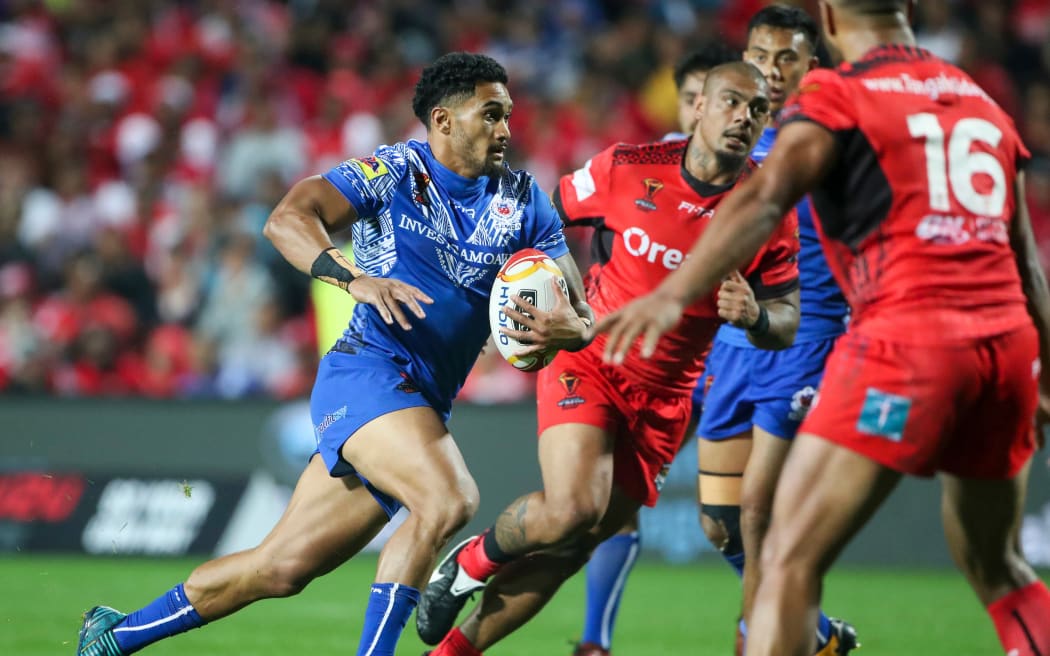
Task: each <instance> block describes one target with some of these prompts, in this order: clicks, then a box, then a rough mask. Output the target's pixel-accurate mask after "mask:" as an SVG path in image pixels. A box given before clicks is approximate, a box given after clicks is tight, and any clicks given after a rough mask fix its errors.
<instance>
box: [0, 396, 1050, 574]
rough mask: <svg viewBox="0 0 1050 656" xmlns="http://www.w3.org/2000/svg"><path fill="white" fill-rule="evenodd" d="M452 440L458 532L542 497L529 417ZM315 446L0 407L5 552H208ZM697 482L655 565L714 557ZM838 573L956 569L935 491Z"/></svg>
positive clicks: (1037, 555) (254, 427)
mask: <svg viewBox="0 0 1050 656" xmlns="http://www.w3.org/2000/svg"><path fill="white" fill-rule="evenodd" d="M450 427H451V429H452V432H453V434H454V435H455V436H456V439H457V442H458V443H459V445H460V448H461V450H462V451H463V454H464V456H465V458H466V460H467V464H468V465H469V466H470V468H471V471H472V472H473V474H474V476H475V478H476V479H477V482H478V486H479V488H480V489H481V493H482V503H481V507H480V509H479V511H478V515H477V517H476V518H475V520H474V521H473V522H471V524H470V525H469V526H468V527H467V528H466V529H465V530H464V533H470V532H476V531H478V530H480V529H482V528H484V527H485V526H487V525H488V524H489V523H490V522H491V521H492V519H493V518H494V517H495V516H496V515H497V513H499V511H500V510H502V508H503V507H504V506H505V505H506V504H507V503H509V502H510V501H511V500H512V499H514V498H516V497H517V496H519V495H520V494H521V493H523V492H525V491H528V490H531V489H534V488H535V487H536V486H537V485H538V482H539V469H538V467H537V465H536V437H535V427H536V419H535V406H534V405H533V404H531V403H530V404H520V405H513V406H498V407H480V406H460V407H457V408H456V410H455V412H454V414H453V418H452V421H451V423H450ZM312 439H313V438H312V427H311V426H310V422H309V417H308V413H307V411H306V409H305V404H303V403H295V404H288V405H285V406H279V405H276V404H273V403H267V402H237V403H230V402H153V401H124V400H91V401H82V400H54V399H13V398H7V399H0V552H3V551H9V552H10V551H15V550H20V551H69V552H87V553H93V554H99V555H105V554H110V555H112V554H121V555H125V554H141V555H179V554H183V553H194V554H208V553H211V552H212V551H213V550H214V549H215V548H216V545H217V544H218V543H219V542H220V541H222V540H223V538H224V535H223V534H224V532H226V527H227V524H228V523H230V520H231V517H233V516H234V515H235V514H236V513H238V512H240V511H239V506H247V505H249V504H248V503H247V502H243V503H242V499H243V498H244V497H248V496H250V495H247V494H245V489H246V486H248V482H249V479H251V480H253V481H254V480H256V479H258V477H259V476H258V475H259V474H260V473H261V472H265V473H266V476H267V477H268V479H272V480H273V481H275V483H277V484H280V485H290V484H291V483H293V482H294V479H295V476H296V475H297V473H298V471H299V470H300V469H301V468H302V465H303V464H304V462H305V458H306V457H307V456H308V454H309V452H310V450H311V449H312ZM1047 458H1048V453H1047V452H1045V451H1044V452H1043V453H1042V454H1039V455H1037V457H1036V460H1035V463H1034V464H1033V473H1032V481H1031V486H1030V490H1029V500H1028V505H1027V517H1026V523H1025V529H1024V535H1023V542H1024V545H1025V550H1026V553H1027V555H1028V556H1029V558H1031V559H1032V560H1034V561H1036V562H1037V563H1039V564H1041V565H1044V566H1047V565H1050V469H1048V467H1047ZM695 473H696V452H695V446H694V445H692V444H690V445H689V446H688V447H687V449H686V451H685V452H683V454H682V456H681V457H680V458H679V460H678V462H677V463H676V464H675V466H674V467H672V469H671V472H670V474H669V475H668V478H667V481H666V483H665V486H664V491H663V498H662V499H661V501H660V503H659V504H658V505H657V507H656V508H655V509H652V510H646V511H645V512H644V513H643V516H642V534H643V535H642V539H643V545H644V549H645V550H646V552H647V553H648V554H649V555H650V556H656V557H661V558H663V559H666V560H670V561H675V562H688V561H692V560H695V559H697V558H715V557H716V556H714V554H713V553H711V549H710V547H709V546H708V545H707V544H706V541H705V540H704V539H703V536H702V535H701V533H700V531H699V526H698V524H697V519H696V506H695V501H694V495H695V488H694V486H695ZM253 475H254V476H253ZM828 475H829V476H833V475H834V472H828ZM242 509H243V508H242ZM274 511H275V512H279V508H278V509H274ZM273 519H274V517H273V516H266V517H265V518H264V519H262V520H258V521H262V522H272V520H273ZM258 521H257V522H256V523H258ZM234 523H237V522H234ZM240 523H242V524H243V521H241V522H240ZM253 528H254V529H256V530H257V531H261V532H265V530H266V529H268V528H269V527H268V526H255V527H253ZM225 540H226V542H229V540H230V536H229V535H226V536H225ZM843 561H844V562H852V563H857V564H861V563H863V564H880V565H891V566H930V565H935V566H948V565H950V561H949V560H948V556H947V554H946V552H945V548H944V538H943V534H942V531H941V528H940V519H939V488H938V486H937V484H936V483H935V482H933V481H915V480H907V481H905V482H904V483H903V484H902V485H901V486H900V487H899V488H898V490H897V492H896V493H895V494H894V495H893V496H892V497H891V498H890V500H889V501H888V502H887V504H886V505H885V507H884V508H883V509H882V510H881V511H880V513H879V514H878V516H877V517H876V518H875V519H874V520H873V521H872V522H871V524H870V525H869V526H868V527H867V528H866V529H865V530H864V531H863V532H862V533H861V534H860V535H859V536H858V538H857V539H856V540H855V541H854V544H853V545H852V546H851V547H850V548H849V549H848V550H847V551H846V553H845V554H844V555H843Z"/></svg>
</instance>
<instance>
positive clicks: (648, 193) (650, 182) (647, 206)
mask: <svg viewBox="0 0 1050 656" xmlns="http://www.w3.org/2000/svg"><path fill="white" fill-rule="evenodd" d="M642 186H643V187H645V197H644V198H637V199H635V201H634V204H635V205H637V206H638V207H639V208H641V209H643V210H645V211H646V212H655V211H656V203H655V202H653V196H655V195H656V194H657V192H659V191H660V190H661V189H663V188H664V183H663V181H662V180H659V179H657V178H645V179H644V180H642Z"/></svg>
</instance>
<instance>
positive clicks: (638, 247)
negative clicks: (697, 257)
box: [623, 228, 685, 271]
mask: <svg viewBox="0 0 1050 656" xmlns="http://www.w3.org/2000/svg"><path fill="white" fill-rule="evenodd" d="M623 245H624V248H626V249H627V252H628V253H630V254H631V255H633V256H635V257H641V258H644V259H645V261H646V262H651V263H653V264H656V263H657V262H658V261H659V263H660V264H661V265H663V267H664V268H665V269H668V270H670V271H674V270H675V269H677V268H678V266H679V265H680V264H681V263H682V260H683V259H685V254H684V253H682V251H680V250H678V249H677V248H670V247H669V246H668V245H667V244H661V243H660V242H658V241H654V240H653V239H652V238H650V237H649V233H647V232H646V231H645V230H643V229H641V228H628V229H627V230H624V231H623Z"/></svg>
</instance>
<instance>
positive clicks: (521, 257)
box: [489, 248, 569, 371]
mask: <svg viewBox="0 0 1050 656" xmlns="http://www.w3.org/2000/svg"><path fill="white" fill-rule="evenodd" d="M551 280H556V281H557V282H558V286H559V287H561V290H562V293H564V294H565V295H566V296H568V294H569V289H568V286H567V285H566V284H565V276H564V275H563V274H562V272H561V269H560V268H559V267H558V265H557V264H555V262H554V260H552V259H551V258H550V257H548V256H547V254H546V253H544V252H543V251H540V250H537V249H535V248H526V249H523V250H520V251H518V252H517V253H514V254H513V255H511V256H510V259H509V260H507V262H506V264H504V265H503V268H501V269H500V270H499V273H497V274H496V281H495V282H494V283H493V284H492V293H491V294H490V296H489V325H490V326H491V327H492V339H494V340H495V342H496V348H497V349H498V350H499V353H500V355H502V356H503V359H505V360H506V361H507V362H509V363H511V364H512V365H514V367H515V368H517V369H520V370H522V371H538V370H540V369H542V368H544V367H546V366H547V365H548V364H550V363H551V360H553V359H554V355H555V354H554V352H551V353H547V352H542V353H532V354H529V355H524V356H519V355H518V353H519V352H521V351H522V350H523V349H524V348H525V347H526V345H525V344H522V343H521V342H519V341H518V340H516V339H514V338H512V337H508V336H507V335H504V334H503V333H501V332H500V330H499V329H500V328H508V329H510V330H527V328H525V327H524V326H521V325H519V324H518V323H517V322H516V321H514V320H513V319H511V318H510V317H508V316H507V315H506V314H504V313H503V308H505V307H508V306H510V307H513V306H514V301H512V300H511V298H510V297H511V296H514V295H517V296H520V297H521V298H523V299H525V300H527V301H528V302H530V303H532V304H533V305H534V306H535V307H537V308H538V309H540V310H543V311H544V312H550V311H551V309H553V308H554V303H555V302H556V300H557V297H556V296H555V292H554V289H552V288H551Z"/></svg>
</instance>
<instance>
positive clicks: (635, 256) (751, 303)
mask: <svg viewBox="0 0 1050 656" xmlns="http://www.w3.org/2000/svg"><path fill="white" fill-rule="evenodd" d="M767 89H768V86H767V83H766V81H765V80H764V79H763V77H762V75H761V73H760V72H759V71H758V69H756V68H755V67H753V66H751V65H750V64H745V63H743V62H733V63H728V64H723V65H721V66H718V67H716V68H714V69H712V70H711V71H710V73H709V74H708V78H707V82H706V85H705V88H704V96H703V100H702V101H701V102H700V103H699V104H698V113H699V118H700V121H699V124H698V126H697V127H696V128H695V129H694V132H693V136H692V138H691V139H689V140H678V141H665V142H658V143H652V144H644V145H627V144H618V145H615V146H612V147H610V148H608V149H607V150H605V151H603V152H601V153H599V154H598V155H596V156H595V157H594V158H593V159H592V160H590V161H589V162H588V163H587V164H586V165H585V166H584V167H583V168H582V169H580V170H578V171H576V172H575V173H573V174H571V175H567V176H565V177H564V178H562V180H561V184H560V187H559V190H558V192H556V193H555V199H554V201H555V206H556V207H557V208H558V209H559V212H560V213H561V215H562V219H563V221H564V222H565V223H566V225H569V226H573V225H591V226H595V227H596V229H597V230H598V233H599V234H598V238H597V239H596V240H595V243H596V246H597V251H598V252H597V259H598V261H599V262H600V263H603V264H597V265H596V266H595V268H594V269H592V271H591V275H590V280H589V283H588V299H587V300H588V303H589V304H590V305H591V307H592V309H593V310H594V311H595V312H596V313H597V314H598V315H600V314H602V313H604V312H610V311H612V310H614V309H616V308H618V307H621V306H622V305H624V304H625V303H627V302H629V301H630V300H631V299H633V298H635V297H637V296H638V295H640V294H644V293H646V292H647V291H649V290H651V289H653V288H654V287H655V286H656V285H658V284H659V283H660V281H661V280H663V279H664V278H665V277H666V276H667V275H669V274H670V273H671V272H672V271H673V270H675V269H676V268H678V267H679V266H680V265H681V264H682V262H683V260H684V257H685V254H684V252H685V249H688V248H689V246H690V245H691V244H692V243H693V242H694V241H695V239H696V238H697V236H698V235H700V234H701V233H702V232H703V231H704V230H706V229H708V227H709V226H710V225H714V224H716V223H718V222H719V221H722V220H730V221H731V220H732V217H722V215H721V210H720V208H719V207H718V206H719V203H720V201H721V199H722V198H723V197H725V195H726V193H727V192H728V191H729V189H730V188H732V186H733V185H734V184H735V183H736V182H737V181H738V180H739V179H740V178H741V177H742V176H744V175H746V172H747V171H750V170H751V169H753V167H754V165H753V164H749V162H750V160H749V158H748V153H749V152H750V151H751V148H752V146H753V145H754V143H755V141H756V139H757V138H758V135H759V133H760V132H761V130H762V128H763V127H764V126H765V123H766V119H767V117H768V112H769V98H768V96H767ZM716 214H717V216H716ZM789 214H790V218H789V219H788V220H787V221H785V222H784V223H783V224H781V226H780V229H779V231H777V233H776V234H775V235H771V237H770V239H769V240H767V243H766V245H765V246H764V247H763V248H762V249H761V252H759V254H758V255H757V256H756V257H755V258H753V259H752V261H751V262H750V263H743V264H742V268H741V272H733V274H732V275H730V276H728V277H727V281H726V282H725V283H724V284H723V285H722V292H721V293H720V295H719V296H718V298H716V296H715V295H714V294H711V295H708V296H706V297H704V298H698V299H697V300H696V301H695V302H694V303H692V304H690V306H689V307H688V308H686V309H685V321H684V322H683V324H682V326H681V327H680V328H679V329H678V330H675V331H673V333H672V334H671V336H670V338H669V339H668V340H667V342H665V344H664V348H663V349H661V350H660V352H659V353H658V354H656V355H655V356H654V357H652V358H649V359H647V360H643V359H641V358H636V357H632V358H631V360H630V363H631V366H630V367H629V368H617V367H611V366H608V365H605V364H603V363H602V350H603V348H604V344H603V340H601V339H599V340H597V341H596V342H595V343H592V344H591V345H590V346H588V347H587V348H585V349H583V350H581V351H578V352H576V353H573V354H571V355H569V356H568V357H563V356H562V355H560V354H559V356H558V357H557V358H555V360H554V362H553V363H552V364H551V365H549V366H548V367H547V368H546V369H544V370H543V371H541V372H540V375H539V380H538V405H539V433H540V437H539V458H540V467H541V469H542V472H543V482H544V489H543V490H542V491H538V492H533V493H531V494H527V495H525V496H523V497H521V498H519V499H518V500H517V501H515V502H514V503H513V504H511V506H510V507H509V508H507V510H506V511H504V512H503V514H501V515H500V517H499V518H498V519H497V520H496V523H495V525H494V526H493V527H492V528H491V529H489V530H488V531H486V532H484V533H483V534H482V535H481V536H477V537H475V538H472V539H470V540H468V541H466V542H464V543H463V544H461V545H459V546H458V547H456V548H455V549H453V550H452V552H451V553H450V554H449V555H448V556H446V558H445V559H444V560H443V561H442V563H441V564H440V565H439V567H438V568H437V570H436V571H435V572H434V575H433V576H432V577H431V579H430V582H429V583H428V585H427V588H426V590H425V591H424V593H423V598H422V602H421V605H420V606H419V609H418V612H417V618H416V627H417V629H418V630H419V633H420V637H421V638H422V639H423V640H424V641H425V642H428V643H430V644H433V643H435V642H438V641H439V640H440V641H441V644H440V645H439V646H438V647H437V649H436V650H435V651H434V652H433V654H434V655H435V656H437V655H440V656H450V655H467V654H470V655H473V654H479V653H481V651H482V650H483V649H487V648H488V647H490V646H491V645H493V644H494V643H496V642H497V641H498V640H500V639H502V638H503V637H504V636H506V635H507V634H509V633H510V632H512V631H513V630H515V629H516V628H517V627H519V626H521V625H522V624H524V623H525V622H526V621H528V619H530V618H531V617H532V616H533V615H534V614H535V613H536V612H538V611H539V610H540V608H542V607H543V605H544V604H545V603H546V602H547V600H549V599H550V598H551V596H552V595H553V594H554V593H555V591H556V590H557V589H558V587H559V586H560V585H561V583H562V582H563V581H565V580H566V579H567V578H568V577H569V576H570V575H571V574H573V573H574V572H575V571H576V570H578V569H579V568H580V567H581V566H582V565H583V564H584V563H585V562H586V561H587V558H588V557H589V555H590V553H591V551H592V550H593V549H594V547H595V546H596V545H597V544H598V543H599V542H601V540H603V539H605V538H607V537H609V536H610V535H612V534H614V533H615V532H616V531H617V530H619V529H620V527H621V526H623V524H624V522H625V521H626V520H628V519H629V518H630V517H632V516H633V514H634V513H635V512H636V511H637V510H638V508H639V506H640V505H642V504H647V505H652V504H653V503H655V502H656V499H657V497H658V495H659V488H660V485H661V483H662V480H663V476H664V475H665V474H666V469H667V467H668V466H669V465H670V463H671V460H672V459H673V458H674V456H675V454H676V452H677V451H678V447H679V445H680V444H681V439H682V431H683V430H684V428H685V425H686V423H687V422H688V421H689V416H690V405H691V400H690V397H691V394H692V390H693V387H694V385H695V383H696V380H697V378H698V377H699V376H700V373H701V369H702V366H703V355H704V353H705V352H706V350H707V348H708V346H709V345H710V343H711V339H712V337H713V336H714V333H715V331H716V330H717V329H718V326H719V324H720V323H722V320H723V319H725V320H728V321H732V322H734V323H736V324H737V325H740V326H741V327H744V328H748V329H750V332H751V335H752V338H753V339H754V341H755V343H756V344H757V345H759V346H762V347H766V348H783V347H786V346H788V345H790V344H791V342H792V340H793V339H794V333H795V330H796V328H797V325H798V267H797V262H796V258H797V254H798V236H797V232H796V230H797V223H796V219H795V216H794V214H793V212H791V211H790V210H789ZM756 250H757V249H756ZM516 303H517V304H518V305H519V306H522V307H523V308H524V310H525V311H527V312H528V313H529V314H530V315H532V316H533V318H529V317H528V316H526V315H524V314H521V313H518V312H515V311H513V310H508V313H509V314H510V315H511V317H512V318H514V319H515V320H516V321H518V322H519V323H522V324H525V325H527V326H529V327H530V329H531V332H530V333H515V332H509V333H508V334H509V335H511V336H514V337H518V338H524V337H528V338H532V339H542V338H543V335H544V333H545V332H546V331H547V328H546V325H545V323H546V313H544V312H541V311H539V310H537V309H536V308H534V307H532V306H531V305H529V304H527V303H524V302H522V301H521V300H516ZM555 311H556V310H555ZM534 348H541V347H540V346H538V345H537V346H536V347H534ZM493 575H495V577H494V578H493V579H492V581H491V582H490V583H489V584H488V585H487V587H486V586H485V581H487V580H488V579H489V578H490V577H492V576H493ZM482 587H485V590H484V593H483V595H482V598H481V600H480V602H479V603H478V605H477V607H476V608H475V609H474V610H473V612H472V613H471V614H470V616H469V617H468V618H467V619H466V620H465V621H464V622H463V624H462V625H461V626H460V627H459V628H455V629H452V625H453V624H454V622H455V619H456V616H457V614H458V613H459V611H460V610H461V609H462V607H463V605H464V603H465V602H466V600H467V598H468V597H470V596H471V595H472V593H474V592H476V591H477V590H479V589H480V588H482ZM450 629H452V630H451V631H450Z"/></svg>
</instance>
